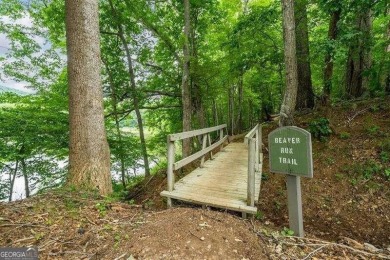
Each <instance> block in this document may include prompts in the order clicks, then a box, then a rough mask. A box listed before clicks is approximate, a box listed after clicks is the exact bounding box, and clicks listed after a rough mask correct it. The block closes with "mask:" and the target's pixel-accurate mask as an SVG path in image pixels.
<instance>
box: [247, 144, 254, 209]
mask: <svg viewBox="0 0 390 260" xmlns="http://www.w3.org/2000/svg"><path fill="white" fill-rule="evenodd" d="M248 141H249V149H248V186H247V192H248V197H247V204H248V206H252V207H254V206H255V149H256V140H255V139H254V138H249V140H248Z"/></svg>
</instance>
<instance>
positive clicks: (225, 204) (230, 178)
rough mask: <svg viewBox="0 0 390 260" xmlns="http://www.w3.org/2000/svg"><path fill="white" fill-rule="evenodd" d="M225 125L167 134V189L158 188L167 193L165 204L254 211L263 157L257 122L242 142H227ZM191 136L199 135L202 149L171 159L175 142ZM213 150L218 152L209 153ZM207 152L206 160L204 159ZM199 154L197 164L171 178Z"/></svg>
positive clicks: (257, 197) (162, 193)
mask: <svg viewBox="0 0 390 260" xmlns="http://www.w3.org/2000/svg"><path fill="white" fill-rule="evenodd" d="M226 127H227V126H226V125H220V126H215V127H210V128H205V129H199V130H194V131H189V132H183V133H177V134H171V135H169V136H168V170H167V179H168V190H167V191H163V192H161V195H162V196H165V197H167V203H168V207H171V206H172V200H180V201H186V202H191V203H195V204H200V205H202V206H211V207H216V208H221V209H228V210H233V211H238V212H242V213H243V216H245V215H246V213H249V214H256V212H257V208H256V206H255V204H256V203H257V201H258V199H259V193H260V185H261V173H262V161H263V160H262V159H263V156H262V153H261V150H262V149H261V148H262V142H261V135H262V134H261V125H260V124H258V125H256V126H255V127H254V128H253V129H252V130H251V131H250V132H249V133H248V134H247V135H246V136H245V141H244V142H243V143H234V142H232V143H229V138H228V136H227V134H225V133H226V132H227V131H226ZM215 132H216V133H217V141H215V142H214V143H212V142H211V135H212V134H214V135H216V134H215ZM194 137H198V138H199V137H201V142H202V149H201V150H200V151H198V152H196V153H194V154H192V155H190V156H188V157H186V158H183V159H181V160H179V161H177V162H175V143H178V141H180V140H183V139H187V138H194ZM227 143H228V144H227ZM226 144H227V145H226ZM218 148H219V149H218ZM216 150H219V152H217V153H215V154H213V151H214V152H215V151H216ZM207 154H210V160H207V161H205V158H206V155H207ZM199 158H201V161H200V167H199V168H197V169H195V170H194V171H192V172H191V173H189V174H188V175H186V176H185V177H183V178H182V179H180V180H179V181H177V182H175V171H176V170H178V169H180V168H182V167H183V166H185V165H187V164H189V163H191V162H193V161H194V160H197V159H199Z"/></svg>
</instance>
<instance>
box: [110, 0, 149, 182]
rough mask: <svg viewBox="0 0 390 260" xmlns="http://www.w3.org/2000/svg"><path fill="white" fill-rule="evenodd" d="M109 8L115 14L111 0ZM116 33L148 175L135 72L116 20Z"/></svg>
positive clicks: (147, 160)
mask: <svg viewBox="0 0 390 260" xmlns="http://www.w3.org/2000/svg"><path fill="white" fill-rule="evenodd" d="M110 5H111V9H112V12H113V14H114V16H117V14H116V11H115V9H114V6H113V4H112V2H111V1H110ZM117 26H118V35H119V38H120V40H121V42H122V46H123V48H124V50H125V54H126V60H127V69H128V73H129V78H130V84H129V85H130V93H131V95H132V98H133V105H134V111H135V115H136V117H137V124H138V129H139V137H140V142H141V152H142V156H143V157H144V168H145V177H149V176H150V168H149V158H148V151H147V147H146V141H145V133H144V126H143V121H142V115H141V111H140V109H139V98H138V93H137V84H136V83H135V73H134V66H133V61H132V59H131V53H130V49H129V46H128V45H127V41H126V38H125V35H124V32H123V27H122V24H120V23H119V22H118V24H117Z"/></svg>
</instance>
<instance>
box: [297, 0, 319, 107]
mask: <svg viewBox="0 0 390 260" xmlns="http://www.w3.org/2000/svg"><path fill="white" fill-rule="evenodd" d="M306 9H307V0H295V4H294V16H295V34H296V47H297V50H296V55H297V68H298V94H297V101H296V109H298V110H299V109H303V108H313V107H314V94H313V86H312V81H311V69H310V53H309V32H308V27H307V10H306Z"/></svg>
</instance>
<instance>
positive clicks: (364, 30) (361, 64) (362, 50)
mask: <svg viewBox="0 0 390 260" xmlns="http://www.w3.org/2000/svg"><path fill="white" fill-rule="evenodd" d="M355 27H356V29H357V30H358V31H359V32H361V34H359V35H358V36H356V37H355V39H353V40H352V41H351V45H350V48H349V53H348V61H347V67H346V68H347V69H346V80H345V90H346V93H347V95H348V97H350V98H351V97H352V98H357V97H360V96H362V95H363V93H364V92H365V91H366V90H367V88H368V83H369V77H368V75H364V73H367V70H368V69H370V68H371V63H372V62H371V47H370V46H371V42H370V40H371V27H372V13H371V10H370V9H369V8H366V9H365V10H364V11H363V12H362V13H359V14H357V17H356V24H355Z"/></svg>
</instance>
